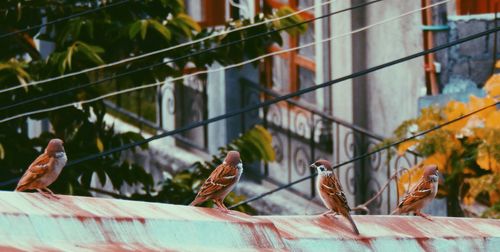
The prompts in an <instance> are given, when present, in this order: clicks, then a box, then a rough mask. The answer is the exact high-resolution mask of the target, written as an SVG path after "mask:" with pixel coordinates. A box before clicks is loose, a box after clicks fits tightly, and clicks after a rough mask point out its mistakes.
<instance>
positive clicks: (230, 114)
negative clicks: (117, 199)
mask: <svg viewBox="0 0 500 252" xmlns="http://www.w3.org/2000/svg"><path fill="white" fill-rule="evenodd" d="M499 30H500V27H496V28H492V29H490V30H486V31H483V32H480V33H476V34H473V35H470V36H468V37H465V38H461V39H457V40H455V41H452V42H448V43H445V44H443V45H440V46H437V47H434V48H431V49H428V50H424V51H421V52H418V53H415V54H412V55H409V56H406V57H403V58H399V59H396V60H393V61H390V62H387V63H384V64H381V65H378V66H374V67H371V68H368V69H365V70H361V71H359V72H356V73H353V74H349V75H346V76H344V77H340V78H337V79H334V80H331V81H327V82H324V83H322V84H318V85H315V86H311V87H308V88H304V89H301V90H298V91H296V92H293V93H290V94H286V95H283V96H279V97H276V98H274V99H270V100H267V101H264V102H261V103H259V104H255V105H251V106H247V107H244V108H241V109H237V110H234V111H232V112H228V113H226V114H223V115H220V116H216V117H212V118H210V119H207V120H203V121H198V122H194V123H191V124H189V125H187V126H184V127H181V128H178V129H175V130H171V131H167V132H165V133H162V134H158V135H155V136H152V137H150V138H147V139H144V140H140V141H137V142H134V143H129V144H126V145H123V146H120V147H117V148H114V149H111V150H108V151H104V152H102V153H98V154H94V155H90V156H87V157H84V158H81V159H77V160H75V161H74V162H70V163H69V164H68V166H71V165H75V164H79V163H82V162H85V161H88V160H92V159H96V158H99V157H101V156H106V155H109V154H112V153H115V152H119V151H122V150H126V149H129V148H132V147H135V146H139V145H143V144H145V143H149V142H151V141H154V140H156V139H160V138H164V137H168V136H171V135H175V134H178V133H181V132H184V131H188V130H191V129H194V128H197V127H200V126H205V125H208V124H210V123H213V122H217V121H221V120H224V119H227V118H230V117H233V116H237V115H240V114H243V113H247V112H250V111H252V110H256V109H259V108H263V107H267V106H269V105H272V104H274V103H277V102H280V101H284V100H287V99H290V98H293V97H296V96H300V95H303V94H305V93H309V92H312V91H314V90H317V89H320V88H324V87H327V86H331V85H333V84H336V83H339V82H342V81H345V80H348V79H353V78H357V77H360V76H363V75H366V74H368V73H371V72H374V71H377V70H380V69H383V68H386V67H389V66H392V65H396V64H398V63H401V62H404V61H408V60H411V59H414V58H417V57H420V56H423V55H425V54H429V53H433V52H436V51H439V50H442V49H445V48H448V47H451V46H454V45H457V44H461V43H464V42H466V41H469V40H473V39H476V38H479V37H482V36H486V35H488V34H490V33H493V32H497V31H499Z"/></svg>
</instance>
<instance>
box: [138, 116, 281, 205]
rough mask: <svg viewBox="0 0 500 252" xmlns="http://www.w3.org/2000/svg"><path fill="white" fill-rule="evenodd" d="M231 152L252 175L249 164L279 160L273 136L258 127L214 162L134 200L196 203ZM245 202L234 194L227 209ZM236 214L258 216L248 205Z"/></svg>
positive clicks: (223, 150) (221, 151)
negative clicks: (206, 182)
mask: <svg viewBox="0 0 500 252" xmlns="http://www.w3.org/2000/svg"><path fill="white" fill-rule="evenodd" d="M230 150H236V151H239V152H240V155H241V160H243V164H244V167H245V170H246V171H248V166H249V164H252V163H254V162H257V161H264V162H272V161H274V159H275V152H274V150H273V147H272V137H271V134H270V133H269V132H268V131H267V130H266V129H265V128H263V127H262V126H259V125H257V126H255V127H254V128H252V129H250V130H249V131H247V132H246V133H245V134H243V135H241V136H240V137H238V138H236V139H235V140H233V142H231V143H229V144H228V145H227V146H225V147H222V148H220V149H219V154H218V155H214V156H212V160H211V161H207V162H197V163H195V164H193V165H192V166H191V167H190V168H189V169H187V170H183V171H180V172H178V173H177V174H174V175H173V176H172V175H171V177H170V178H167V179H166V180H165V181H164V182H163V184H162V185H161V190H159V191H158V192H155V191H154V190H152V191H150V192H148V193H147V194H139V193H137V194H134V195H132V198H133V199H140V200H147V201H158V202H169V203H174V204H182V205H187V204H189V203H190V202H191V201H192V200H193V199H194V197H195V196H196V193H197V190H198V189H199V188H200V187H201V185H202V184H203V182H204V181H205V179H206V178H208V176H210V174H211V173H212V171H213V170H214V169H215V168H216V167H217V166H218V165H220V164H221V163H222V162H223V161H224V157H225V156H226V153H227V152H228V151H230ZM244 199H245V197H244V196H242V195H236V194H235V193H234V192H231V193H230V194H229V195H228V196H227V197H226V199H225V201H224V202H225V204H226V205H227V206H231V205H233V204H236V203H238V202H240V201H242V200H244ZM204 205H205V206H212V205H213V203H212V202H210V201H209V202H206V203H204ZM235 210H238V211H241V212H246V213H248V214H255V213H256V211H255V210H254V209H253V208H252V207H250V206H249V205H246V204H245V205H241V206H238V208H237V209H235Z"/></svg>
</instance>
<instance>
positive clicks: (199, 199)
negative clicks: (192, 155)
mask: <svg viewBox="0 0 500 252" xmlns="http://www.w3.org/2000/svg"><path fill="white" fill-rule="evenodd" d="M242 173H243V163H242V162H241V159H240V153H239V152H237V151H230V152H228V153H227V156H226V158H225V159H224V162H223V163H222V164H221V165H219V166H217V168H215V170H214V171H213V172H212V174H210V177H208V179H207V180H206V181H205V183H203V185H202V186H201V188H200V191H198V195H196V198H195V199H194V200H193V202H191V204H189V205H190V206H196V205H198V204H200V203H203V202H205V201H207V200H209V199H211V200H213V201H214V203H215V204H216V205H217V206H218V207H219V209H220V210H221V211H223V212H225V213H227V212H229V209H227V208H226V206H224V203H223V201H224V198H225V197H226V196H227V194H229V192H231V190H232V189H233V187H234V186H235V185H236V183H238V181H239V180H240V177H241V174H242Z"/></svg>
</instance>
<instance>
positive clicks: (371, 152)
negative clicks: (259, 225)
mask: <svg viewBox="0 0 500 252" xmlns="http://www.w3.org/2000/svg"><path fill="white" fill-rule="evenodd" d="M498 104H500V101H497V102H495V103H493V104H490V105H488V106H485V107H482V108H480V109H478V110H475V111H472V112H470V113H468V114H465V115H462V116H459V117H457V118H455V119H452V120H450V121H447V122H445V123H443V124H440V125H437V126H435V127H433V128H430V129H428V130H424V131H421V132H420V133H418V134H416V135H413V136H411V137H407V138H403V139H400V140H398V141H396V142H393V143H391V144H387V145H385V146H383V147H380V148H379V149H376V150H374V151H370V152H367V153H365V154H363V155H359V156H357V157H355V158H353V159H350V160H347V161H344V162H342V163H339V164H336V165H334V166H333V167H332V168H333V169H338V168H340V167H342V166H344V165H347V164H350V163H353V162H356V161H358V160H361V159H363V158H366V157H368V156H371V155H373V154H375V153H377V152H380V151H383V150H386V149H389V148H391V147H394V146H396V145H399V144H401V143H403V142H406V141H409V140H412V139H415V138H417V137H420V136H423V135H425V134H428V133H429V132H432V131H435V130H438V129H440V128H442V127H444V126H447V125H449V124H452V123H454V122H457V121H459V120H462V119H464V118H467V117H469V116H471V115H474V114H476V113H479V112H481V111H483V110H486V109H489V108H491V107H494V106H497V105H498ZM316 175H318V174H317V173H313V174H311V175H309V176H306V177H303V178H301V179H298V180H295V181H293V182H291V183H288V184H286V185H283V186H280V187H277V188H275V189H273V190H270V191H268V192H265V193H263V194H260V195H257V196H255V197H252V198H249V199H247V200H244V201H242V202H239V203H237V204H235V205H233V206H231V207H229V208H230V209H232V208H235V207H238V206H241V205H243V204H247V203H250V202H252V201H256V200H258V199H261V198H264V197H266V196H267V195H270V194H273V193H275V192H277V191H281V190H283V189H286V188H289V187H291V186H293V185H295V184H298V183H300V182H303V181H305V180H308V179H311V178H313V177H315V176H316Z"/></svg>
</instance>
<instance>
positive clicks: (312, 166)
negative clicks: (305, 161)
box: [309, 164, 318, 169]
mask: <svg viewBox="0 0 500 252" xmlns="http://www.w3.org/2000/svg"><path fill="white" fill-rule="evenodd" d="M309 167H310V168H313V169H316V168H318V167H317V166H316V165H315V164H311V165H310V166H309Z"/></svg>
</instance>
